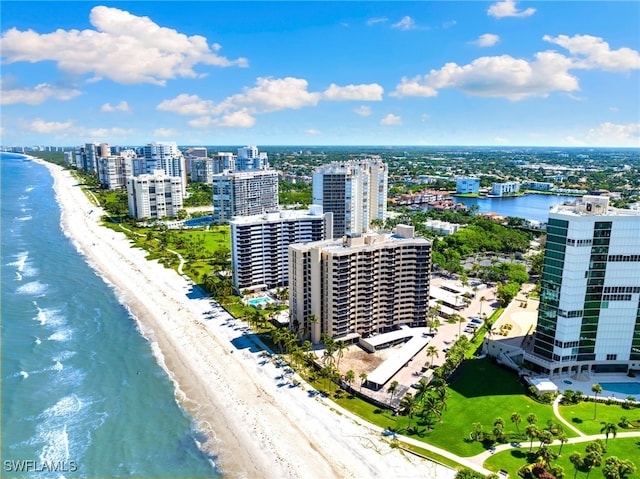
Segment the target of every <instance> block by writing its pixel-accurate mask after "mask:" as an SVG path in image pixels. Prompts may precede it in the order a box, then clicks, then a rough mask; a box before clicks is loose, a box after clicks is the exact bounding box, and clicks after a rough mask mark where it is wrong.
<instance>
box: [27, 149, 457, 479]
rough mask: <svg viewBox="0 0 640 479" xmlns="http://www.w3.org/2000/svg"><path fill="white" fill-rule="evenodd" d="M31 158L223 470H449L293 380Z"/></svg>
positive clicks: (56, 170) (249, 474) (68, 229)
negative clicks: (51, 183)
mask: <svg viewBox="0 0 640 479" xmlns="http://www.w3.org/2000/svg"><path fill="white" fill-rule="evenodd" d="M36 161H38V162H39V163H41V164H43V165H45V166H46V167H47V168H48V169H49V170H50V172H51V174H52V176H53V178H54V189H55V192H56V198H57V201H58V203H59V204H60V207H61V224H62V228H63V230H64V231H65V233H66V234H67V236H68V237H69V238H70V239H71V240H72V241H73V243H74V245H75V246H76V248H77V249H78V251H79V252H80V253H81V254H83V255H84V256H85V257H86V259H87V262H88V263H89V264H90V265H91V266H92V267H93V268H94V269H95V270H96V271H97V272H98V273H99V274H100V275H101V276H102V277H103V278H104V280H105V281H106V282H107V283H109V284H110V285H112V286H113V288H114V289H115V291H116V293H117V295H118V298H119V299H120V301H121V302H122V303H123V304H124V305H126V307H128V308H129V309H130V311H131V313H132V315H133V316H134V317H135V318H136V321H137V322H138V325H139V328H140V330H141V332H142V334H144V336H145V337H146V338H147V339H148V340H149V341H150V343H151V347H152V349H153V351H154V354H155V355H156V358H157V360H158V362H159V364H160V365H161V366H162V367H163V368H164V369H165V370H166V371H167V373H168V375H169V376H170V377H171V379H172V380H173V382H174V384H175V388H176V397H177V399H178V401H179V402H180V404H181V405H182V406H183V407H184V408H185V409H186V410H187V411H189V413H190V414H191V415H192V417H193V418H194V420H195V422H196V424H197V426H198V427H199V428H200V429H201V430H202V431H203V433H205V435H206V436H207V437H208V438H209V439H208V440H207V441H206V443H205V444H204V445H203V448H204V449H206V450H207V451H208V452H211V453H212V454H214V455H215V456H216V457H217V464H218V466H219V468H220V470H221V471H222V472H223V473H224V475H225V476H226V477H234V478H236V477H237V478H251V479H254V478H256V479H257V478H274V479H277V478H343V477H344V478H377V477H380V478H382V477H384V478H387V477H397V478H413V477H420V478H438V479H439V478H442V479H450V478H453V477H454V476H455V471H454V470H453V469H450V468H448V467H445V466H442V465H439V464H436V463H434V462H431V461H426V460H424V459H422V458H419V457H417V456H415V455H412V454H409V453H407V452H405V451H402V450H400V449H397V448H393V447H391V442H390V441H389V440H387V438H384V437H383V436H382V435H381V432H380V430H379V428H376V427H374V426H372V425H370V424H367V423H364V422H363V421H361V420H359V419H358V418H355V417H354V416H352V415H351V414H348V413H347V412H346V411H344V410H342V409H341V408H339V407H336V406H335V404H332V403H331V404H329V403H328V402H327V403H325V402H324V400H323V398H321V397H320V396H319V395H318V394H316V392H315V391H312V390H311V388H310V387H309V386H306V385H305V386H298V387H293V385H292V384H290V383H289V382H288V381H287V380H286V376H283V374H282V373H283V371H282V367H278V365H275V364H273V362H271V361H267V360H265V356H264V355H263V354H262V351H261V349H260V348H259V347H257V346H256V343H255V342H254V341H253V340H252V335H251V334H250V331H249V330H248V329H247V328H246V325H244V324H243V323H241V322H239V321H236V320H234V319H233V318H232V317H231V316H230V315H229V314H228V313H227V312H226V311H224V310H223V309H222V308H221V307H219V306H218V305H217V304H216V303H215V302H213V301H212V300H211V299H210V298H209V297H207V296H206V295H204V294H203V293H202V292H201V291H200V289H199V288H197V287H195V286H194V285H193V284H192V283H191V282H190V281H189V280H188V279H187V278H185V277H183V276H181V275H180V274H178V273H176V272H175V271H173V270H169V269H166V268H164V267H163V266H162V265H160V264H159V263H158V262H157V261H148V260H147V259H146V255H147V253H146V252H145V251H142V250H141V249H139V248H134V247H132V245H131V243H130V241H129V240H128V239H127V238H126V237H125V236H124V234H120V233H117V232H114V231H113V230H111V229H109V228H106V227H104V226H101V224H100V220H101V217H102V215H103V214H104V212H103V211H102V209H101V208H99V207H96V206H95V205H92V204H91V203H90V202H89V200H88V199H87V197H86V196H85V194H84V193H83V191H82V189H81V188H80V186H79V185H78V182H77V181H76V180H75V179H74V178H73V176H72V175H71V173H70V172H69V171H67V170H64V169H63V168H61V167H59V166H56V165H53V164H50V163H46V162H44V161H41V160H36ZM131 360H132V361H135V358H131ZM150 407H152V401H150Z"/></svg>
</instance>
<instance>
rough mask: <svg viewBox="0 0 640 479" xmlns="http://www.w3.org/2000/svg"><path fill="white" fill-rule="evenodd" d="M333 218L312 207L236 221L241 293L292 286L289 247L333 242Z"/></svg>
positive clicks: (236, 277)
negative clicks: (330, 239) (300, 244)
mask: <svg viewBox="0 0 640 479" xmlns="http://www.w3.org/2000/svg"><path fill="white" fill-rule="evenodd" d="M331 216H332V215H331V213H326V214H323V213H322V207H320V206H318V205H311V208H310V209H309V210H283V211H278V212H275V213H264V214H261V215H253V216H236V217H235V218H233V219H232V220H231V221H230V222H229V224H230V226H231V262H232V264H233V282H234V285H235V287H236V288H237V289H238V291H244V290H249V291H260V290H266V289H272V288H280V287H285V286H288V285H289V252H288V247H289V245H290V244H293V243H303V242H304V243H306V242H310V241H320V240H324V239H327V238H331Z"/></svg>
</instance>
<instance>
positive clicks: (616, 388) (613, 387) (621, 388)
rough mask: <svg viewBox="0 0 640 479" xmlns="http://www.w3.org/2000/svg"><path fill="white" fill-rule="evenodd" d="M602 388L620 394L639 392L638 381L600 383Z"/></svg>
mask: <svg viewBox="0 0 640 479" xmlns="http://www.w3.org/2000/svg"><path fill="white" fill-rule="evenodd" d="M600 386H602V389H604V390H605V391H611V392H614V393H620V394H640V383H600Z"/></svg>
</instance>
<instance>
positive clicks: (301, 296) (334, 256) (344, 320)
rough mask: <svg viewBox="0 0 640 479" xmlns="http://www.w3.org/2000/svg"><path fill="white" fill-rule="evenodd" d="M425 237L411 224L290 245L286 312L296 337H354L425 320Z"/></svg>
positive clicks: (423, 323)
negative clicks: (392, 228) (418, 234)
mask: <svg viewBox="0 0 640 479" xmlns="http://www.w3.org/2000/svg"><path fill="white" fill-rule="evenodd" d="M430 272H431V241H430V240H428V239H426V238H416V237H414V229H413V227H412V226H406V225H398V226H397V228H396V230H395V232H394V233H368V234H364V235H354V236H345V237H344V238H342V239H339V240H327V241H318V242H313V243H298V244H293V245H290V246H289V314H290V325H291V328H292V329H293V330H294V331H295V332H297V334H298V336H299V337H300V338H301V339H311V341H312V342H314V343H318V342H319V341H320V337H321V335H322V334H327V335H328V336H330V337H332V338H334V339H341V340H344V341H354V340H356V339H357V338H359V337H367V336H369V335H371V334H375V333H383V332H387V331H391V330H393V329H395V328H398V327H402V326H409V327H417V326H426V321H427V311H428V308H429V274H430Z"/></svg>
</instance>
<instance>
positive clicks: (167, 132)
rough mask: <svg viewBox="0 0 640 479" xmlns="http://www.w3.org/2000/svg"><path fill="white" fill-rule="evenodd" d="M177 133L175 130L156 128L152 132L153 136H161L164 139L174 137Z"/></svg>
mask: <svg viewBox="0 0 640 479" xmlns="http://www.w3.org/2000/svg"><path fill="white" fill-rule="evenodd" d="M177 133H178V131H177V130H176V129H175V128H156V129H155V130H153V136H161V137H164V138H168V137H173V136H176V134H177Z"/></svg>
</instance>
